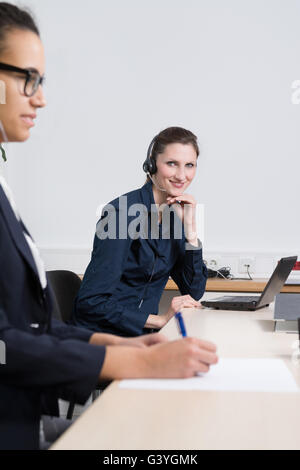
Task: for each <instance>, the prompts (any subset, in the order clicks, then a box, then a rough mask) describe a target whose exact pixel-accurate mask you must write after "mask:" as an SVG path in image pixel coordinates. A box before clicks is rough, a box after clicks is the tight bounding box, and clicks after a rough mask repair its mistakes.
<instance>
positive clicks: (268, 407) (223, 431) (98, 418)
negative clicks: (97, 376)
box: [52, 293, 300, 450]
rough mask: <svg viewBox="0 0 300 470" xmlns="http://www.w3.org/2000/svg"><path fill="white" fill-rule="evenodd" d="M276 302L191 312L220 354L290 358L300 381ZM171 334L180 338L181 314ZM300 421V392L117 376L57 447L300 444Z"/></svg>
mask: <svg viewBox="0 0 300 470" xmlns="http://www.w3.org/2000/svg"><path fill="white" fill-rule="evenodd" d="M213 296H215V293H206V294H205V296H204V298H205V299H207V298H212V297H213ZM272 307H273V305H271V306H270V307H267V308H264V309H261V310H258V311H257V312H232V311H220V310H208V309H203V310H199V309H198V310H193V309H186V310H185V311H184V318H185V321H186V327H187V331H188V332H190V334H193V335H194V336H198V337H202V338H204V339H209V340H212V341H214V342H215V343H216V344H217V345H218V353H219V356H220V357H250V358H254V357H257V358H262V357H277V358H282V359H283V360H284V361H285V362H286V364H287V366H288V367H289V369H290V370H291V372H292V373H293V375H294V377H295V379H296V381H297V383H298V385H299V386H300V366H296V365H293V363H292V361H291V355H292V352H293V348H292V346H293V343H294V342H295V340H296V339H297V335H293V334H290V335H289V334H284V333H274V332H273V327H274V322H273V320H272V318H273V309H272ZM164 333H165V334H166V335H167V336H168V337H169V338H170V339H174V338H177V337H178V332H177V328H176V325H175V322H174V320H173V319H172V320H171V321H170V322H169V323H168V325H167V326H166V327H165V328H164ZM179 404H180V406H179ZM299 422H300V393H259V392H252V393H250V392H221V391H220V392H217V391H211V392H209V391H205V392H204V391H172V392H168V391H149V390H123V389H120V388H119V387H118V382H117V381H115V382H113V383H112V385H111V386H110V387H108V388H107V389H106V390H105V392H104V393H103V394H102V395H101V396H100V397H99V398H98V399H97V400H96V401H95V402H94V403H93V404H92V405H91V406H90V407H89V408H88V409H87V411H86V412H85V413H84V414H83V415H82V416H81V417H80V418H78V420H77V421H76V422H75V424H74V425H73V426H72V427H71V428H70V429H69V430H68V431H67V432H66V433H65V434H64V435H63V436H62V437H61V438H60V439H59V440H58V441H57V442H56V444H55V445H54V446H53V447H52V448H53V449H57V450H58V449H105V450H107V449H110V450H114V449H123V450H124V449H128V450H138V449H146V450H147V449H152V450H155V449H159V450H166V449H169V450H176V449H300V433H299Z"/></svg>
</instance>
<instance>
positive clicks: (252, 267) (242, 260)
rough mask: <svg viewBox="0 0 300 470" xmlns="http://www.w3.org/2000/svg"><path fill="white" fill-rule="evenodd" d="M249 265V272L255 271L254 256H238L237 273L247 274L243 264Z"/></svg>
mask: <svg viewBox="0 0 300 470" xmlns="http://www.w3.org/2000/svg"><path fill="white" fill-rule="evenodd" d="M247 264H248V265H249V268H248V269H249V273H254V272H255V258H250V257H249V258H240V259H239V273H240V274H245V273H246V274H247V272H248V271H247V267H246V266H245V265H247Z"/></svg>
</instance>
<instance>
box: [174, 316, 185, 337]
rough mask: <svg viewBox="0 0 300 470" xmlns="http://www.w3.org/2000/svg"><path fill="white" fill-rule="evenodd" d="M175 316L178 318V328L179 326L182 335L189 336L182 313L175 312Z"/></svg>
mask: <svg viewBox="0 0 300 470" xmlns="http://www.w3.org/2000/svg"><path fill="white" fill-rule="evenodd" d="M175 318H176V320H177V325H178V328H179V332H180V334H181V336H182V337H183V338H185V337H186V336H187V334H186V329H185V324H184V321H183V318H182V315H181V313H180V312H177V313H175Z"/></svg>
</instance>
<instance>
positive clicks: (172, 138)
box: [147, 127, 200, 181]
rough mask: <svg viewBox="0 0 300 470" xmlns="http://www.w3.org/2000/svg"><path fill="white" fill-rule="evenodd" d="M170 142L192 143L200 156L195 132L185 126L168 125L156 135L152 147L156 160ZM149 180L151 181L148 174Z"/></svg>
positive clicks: (152, 154) (151, 152) (153, 156)
mask: <svg viewBox="0 0 300 470" xmlns="http://www.w3.org/2000/svg"><path fill="white" fill-rule="evenodd" d="M169 144H184V145H188V144H190V145H192V146H193V147H194V149H195V152H196V154H197V157H198V156H199V153H200V152H199V147H198V142H197V137H196V136H195V134H193V133H192V132H191V131H188V130H187V129H184V128H183V127H168V128H167V129H164V130H163V131H161V132H160V133H159V134H157V136H156V137H155V140H154V142H153V145H152V149H150V150H151V151H150V156H151V158H153V159H154V160H155V162H156V159H157V156H158V155H159V154H160V153H163V152H164V150H165V148H166V146H167V145H169ZM148 152H149V151H148ZM147 181H150V179H149V177H148V176H147Z"/></svg>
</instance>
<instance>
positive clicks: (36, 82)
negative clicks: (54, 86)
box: [0, 62, 45, 97]
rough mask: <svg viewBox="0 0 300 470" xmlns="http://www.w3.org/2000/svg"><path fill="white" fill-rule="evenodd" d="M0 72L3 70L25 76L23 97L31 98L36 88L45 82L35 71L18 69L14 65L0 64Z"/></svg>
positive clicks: (43, 77)
mask: <svg viewBox="0 0 300 470" xmlns="http://www.w3.org/2000/svg"><path fill="white" fill-rule="evenodd" d="M0 70H5V71H7V72H16V73H20V74H22V75H24V76H25V84H24V95H25V96H28V97H30V96H33V95H34V94H35V93H36V91H37V89H38V87H39V86H40V85H43V83H44V81H45V76H44V75H43V76H41V75H40V74H39V72H38V71H37V70H36V69H33V68H32V69H31V68H28V69H21V68H20V67H15V66H14V65H8V64H4V63H3V62H0Z"/></svg>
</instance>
